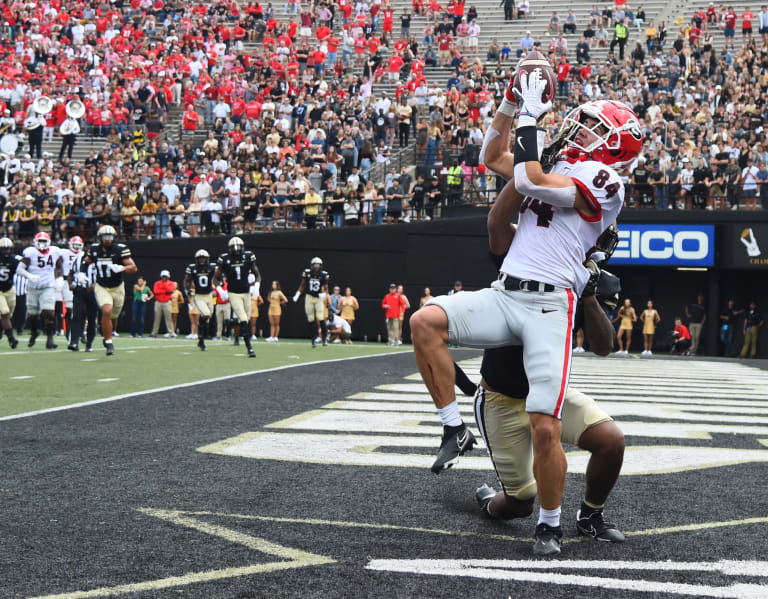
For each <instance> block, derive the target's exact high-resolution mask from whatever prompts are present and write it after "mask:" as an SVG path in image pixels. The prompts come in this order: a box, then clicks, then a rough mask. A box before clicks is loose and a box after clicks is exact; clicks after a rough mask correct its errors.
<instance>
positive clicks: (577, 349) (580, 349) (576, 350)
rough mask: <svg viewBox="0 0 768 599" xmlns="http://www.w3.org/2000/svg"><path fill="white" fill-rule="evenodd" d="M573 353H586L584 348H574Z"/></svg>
mask: <svg viewBox="0 0 768 599" xmlns="http://www.w3.org/2000/svg"><path fill="white" fill-rule="evenodd" d="M573 353H574V354H583V353H584V348H583V347H574V348H573Z"/></svg>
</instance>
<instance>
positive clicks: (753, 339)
mask: <svg viewBox="0 0 768 599" xmlns="http://www.w3.org/2000/svg"><path fill="white" fill-rule="evenodd" d="M764 324H765V321H764V320H763V317H762V316H760V313H759V312H758V311H757V304H756V303H755V302H754V301H752V302H749V310H747V313H746V315H745V316H744V345H743V346H742V348H741V354H740V355H741V357H742V358H746V357H747V353H749V357H750V358H756V357H757V336H758V334H759V332H760V328H761V327H762V326H763V325H764Z"/></svg>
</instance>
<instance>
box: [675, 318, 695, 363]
mask: <svg viewBox="0 0 768 599" xmlns="http://www.w3.org/2000/svg"><path fill="white" fill-rule="evenodd" d="M672 344H673V345H672V351H674V352H676V353H678V354H682V355H684V356H687V355H688V354H689V353H690V352H689V351H688V350H689V349H690V347H691V333H690V332H689V331H688V327H687V326H685V325H684V324H683V321H682V320H681V319H680V317H679V316H675V328H674V330H673V331H672Z"/></svg>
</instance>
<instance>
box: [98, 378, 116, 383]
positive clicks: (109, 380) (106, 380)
mask: <svg viewBox="0 0 768 599" xmlns="http://www.w3.org/2000/svg"><path fill="white" fill-rule="evenodd" d="M96 380H97V382H99V383H111V382H113V381H119V380H120V379H96Z"/></svg>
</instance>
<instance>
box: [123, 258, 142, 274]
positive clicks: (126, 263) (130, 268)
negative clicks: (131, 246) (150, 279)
mask: <svg viewBox="0 0 768 599" xmlns="http://www.w3.org/2000/svg"><path fill="white" fill-rule="evenodd" d="M123 267H124V268H125V270H124V271H123V272H124V273H125V274H127V275H135V274H136V273H137V272H138V270H139V269H138V268H136V263H135V262H134V261H133V258H123Z"/></svg>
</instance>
